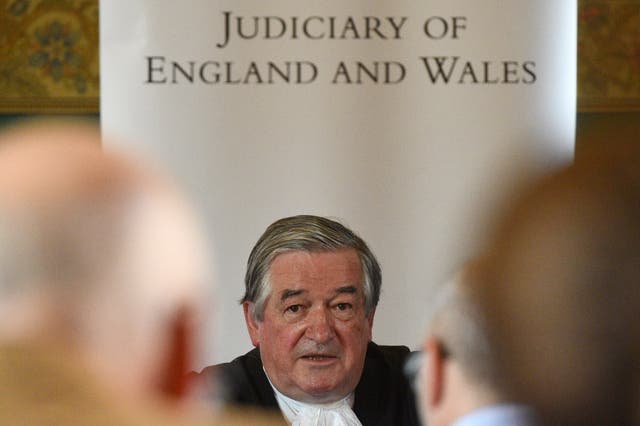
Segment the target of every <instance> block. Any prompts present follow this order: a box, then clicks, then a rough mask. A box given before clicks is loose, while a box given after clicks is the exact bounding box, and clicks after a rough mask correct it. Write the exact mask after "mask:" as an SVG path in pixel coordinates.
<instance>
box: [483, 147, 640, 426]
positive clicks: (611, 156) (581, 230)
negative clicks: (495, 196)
mask: <svg viewBox="0 0 640 426" xmlns="http://www.w3.org/2000/svg"><path fill="white" fill-rule="evenodd" d="M639 153H640V146H637V144H636V146H633V145H626V146H622V145H621V146H617V145H615V144H612V143H611V144H608V145H607V146H606V149H605V150H603V151H600V152H593V153H589V154H586V155H584V156H583V157H581V158H579V161H578V162H577V163H576V164H575V165H573V166H571V167H568V168H566V169H564V170H562V171H560V172H558V173H556V174H555V175H553V176H551V177H549V178H547V179H546V180H544V181H542V182H540V183H538V184H537V185H536V186H534V187H533V188H532V189H530V190H529V191H528V192H527V193H525V194H521V196H520V197H519V198H517V199H515V200H514V201H513V204H512V208H511V209H510V211H509V212H508V213H507V215H506V216H505V217H504V220H503V221H502V222H501V224H500V225H499V227H498V229H497V231H496V233H495V236H494V239H493V242H492V244H491V247H490V251H491V255H490V267H489V269H490V270H491V274H492V275H493V277H492V279H491V280H489V281H488V285H487V286H486V287H485V288H484V290H485V291H483V292H482V293H483V297H482V302H483V303H482V305H483V307H484V310H485V311H486V313H487V317H488V319H489V320H490V329H491V330H492V332H494V335H493V336H492V342H493V344H494V345H495V347H496V348H497V349H498V355H499V362H500V365H501V367H502V368H504V370H505V376H506V377H508V378H509V384H510V386H511V388H512V390H513V391H514V392H516V393H517V395H518V396H519V397H520V398H522V399H524V400H527V401H530V402H532V403H533V404H534V405H535V406H536V407H537V408H538V409H539V411H540V413H541V414H542V416H543V420H545V424H563V425H571V424H576V425H577V424H616V425H625V424H639V423H640V416H639V413H640V410H639V407H640V393H639V389H640V387H639V383H640V350H639V348H640V332H639V331H640V321H638V313H639V312H640V155H639Z"/></svg>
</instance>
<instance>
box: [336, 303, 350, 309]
mask: <svg viewBox="0 0 640 426" xmlns="http://www.w3.org/2000/svg"><path fill="white" fill-rule="evenodd" d="M352 307H353V306H352V305H351V303H338V304H337V305H336V308H337V309H338V310H339V311H346V310H349V309H351V308H352Z"/></svg>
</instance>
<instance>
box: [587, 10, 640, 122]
mask: <svg viewBox="0 0 640 426" xmlns="http://www.w3.org/2000/svg"><path fill="white" fill-rule="evenodd" d="M579 4H580V7H579V10H578V108H579V110H580V111H584V112H587V111H633V110H635V111H640V0H580V1H579Z"/></svg>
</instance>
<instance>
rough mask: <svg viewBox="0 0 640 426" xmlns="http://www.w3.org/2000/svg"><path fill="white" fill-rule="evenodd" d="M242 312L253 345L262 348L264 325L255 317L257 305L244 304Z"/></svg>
mask: <svg viewBox="0 0 640 426" xmlns="http://www.w3.org/2000/svg"><path fill="white" fill-rule="evenodd" d="M242 310H243V311H244V321H245V323H246V324H247V331H248V332H249V337H250V338H251V343H253V346H260V340H261V336H262V327H261V326H262V323H261V322H260V321H258V320H257V319H256V317H255V315H254V313H255V304H254V303H253V302H244V303H243V304H242Z"/></svg>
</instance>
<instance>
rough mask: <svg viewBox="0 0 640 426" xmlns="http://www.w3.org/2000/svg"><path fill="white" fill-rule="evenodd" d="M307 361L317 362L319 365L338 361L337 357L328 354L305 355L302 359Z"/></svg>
mask: <svg viewBox="0 0 640 426" xmlns="http://www.w3.org/2000/svg"><path fill="white" fill-rule="evenodd" d="M301 358H302V359H303V360H305V361H311V362H317V363H323V362H324V363H327V362H332V361H335V360H336V359H338V357H337V356H336V355H328V354H309V355H303V356H302V357H301Z"/></svg>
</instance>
